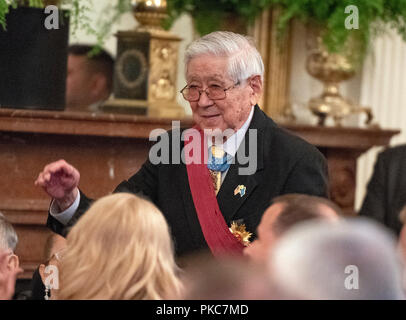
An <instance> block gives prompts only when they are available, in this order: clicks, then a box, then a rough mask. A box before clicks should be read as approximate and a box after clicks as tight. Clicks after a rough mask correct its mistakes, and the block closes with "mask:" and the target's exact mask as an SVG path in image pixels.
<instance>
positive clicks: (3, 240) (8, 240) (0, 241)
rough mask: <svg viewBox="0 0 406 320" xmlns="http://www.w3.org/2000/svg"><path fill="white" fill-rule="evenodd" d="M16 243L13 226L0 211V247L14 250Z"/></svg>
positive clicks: (16, 238)
mask: <svg viewBox="0 0 406 320" xmlns="http://www.w3.org/2000/svg"><path fill="white" fill-rule="evenodd" d="M17 243H18V237H17V233H16V232H15V230H14V228H13V226H12V225H11V223H10V222H9V221H7V219H6V218H5V217H4V215H3V214H2V213H1V212H0V249H3V250H11V251H13V252H14V251H15V249H16V247H17Z"/></svg>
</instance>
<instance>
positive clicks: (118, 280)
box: [58, 193, 181, 300]
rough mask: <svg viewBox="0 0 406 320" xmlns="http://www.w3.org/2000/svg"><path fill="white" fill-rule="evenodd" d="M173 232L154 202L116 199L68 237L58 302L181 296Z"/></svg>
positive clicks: (97, 205) (98, 205) (95, 209)
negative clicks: (171, 234) (61, 300)
mask: <svg viewBox="0 0 406 320" xmlns="http://www.w3.org/2000/svg"><path fill="white" fill-rule="evenodd" d="M177 272H178V267H177V265H176V264H175V260H174V251H173V245H172V240H171V236H170V231H169V228H168V225H167V223H166V220H165V218H164V216H163V215H162V213H161V212H160V211H159V210H158V208H157V207H155V206H154V205H153V204H152V203H151V202H149V201H147V200H144V199H141V198H139V197H137V196H135V195H133V194H126V193H116V194H113V195H109V196H106V197H103V198H101V199H99V200H97V201H96V202H94V203H93V205H92V206H91V207H90V209H89V210H88V211H87V212H86V214H85V215H84V216H83V217H81V218H80V219H79V221H78V222H77V224H76V225H75V226H74V227H73V228H72V229H71V231H70V232H69V234H68V236H67V249H66V252H65V253H64V256H63V259H62V264H61V268H60V289H59V292H58V299H103V300H104V299H113V300H129V299H136V300H144V299H165V298H166V297H167V296H169V295H171V296H176V295H177V293H179V292H180V288H181V283H180V281H179V279H178V276H177Z"/></svg>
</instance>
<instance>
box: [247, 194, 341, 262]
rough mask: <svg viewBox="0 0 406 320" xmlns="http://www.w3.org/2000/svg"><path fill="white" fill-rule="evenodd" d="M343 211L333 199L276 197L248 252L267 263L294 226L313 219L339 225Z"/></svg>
mask: <svg viewBox="0 0 406 320" xmlns="http://www.w3.org/2000/svg"><path fill="white" fill-rule="evenodd" d="M341 214H342V212H341V209H340V208H339V207H338V206H337V205H335V204H334V203H333V202H331V201H330V200H327V199H325V198H321V197H316V196H309V195H304V194H288V195H283V196H279V197H276V198H274V199H273V200H272V204H271V206H270V207H269V208H268V209H267V210H266V211H265V213H264V215H263V216H262V219H261V222H260V224H259V226H258V229H257V239H256V240H255V241H253V242H252V243H251V245H250V246H249V247H247V248H245V250H244V254H245V255H247V256H248V257H250V258H251V259H252V260H254V261H256V262H259V263H265V261H267V257H268V255H269V252H270V250H271V248H272V247H273V246H274V244H275V243H276V241H277V240H278V239H279V238H280V237H281V236H282V235H283V234H284V233H285V232H286V231H288V230H289V229H290V228H292V227H293V226H295V225H297V224H299V223H302V222H305V221H308V220H312V219H321V220H326V221H328V222H332V223H334V222H336V221H338V220H339V215H341Z"/></svg>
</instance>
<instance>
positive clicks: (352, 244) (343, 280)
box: [269, 218, 403, 300]
mask: <svg viewBox="0 0 406 320" xmlns="http://www.w3.org/2000/svg"><path fill="white" fill-rule="evenodd" d="M269 262H270V263H269V271H270V275H271V279H272V281H273V284H274V286H275V287H276V288H277V295H278V296H279V297H281V298H283V299H329V300H330V299H332V300H335V299H340V300H341V299H368V300H369V299H378V300H381V299H403V293H402V285H401V266H400V259H399V257H398V255H397V252H396V241H395V239H394V238H393V236H392V234H391V233H389V232H388V231H387V230H386V229H384V228H383V227H381V226H379V225H378V224H376V223H374V222H372V221H370V220H367V219H360V218H352V219H349V220H347V221H344V220H342V221H340V222H339V223H335V224H332V223H328V222H327V221H309V222H306V223H303V224H300V225H298V226H296V227H294V228H292V229H291V230H289V231H288V232H287V233H286V234H285V235H284V236H283V237H282V238H281V239H280V240H279V241H278V243H277V244H276V246H275V247H274V249H273V251H272V253H271V256H270V260H269Z"/></svg>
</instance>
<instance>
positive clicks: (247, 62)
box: [185, 31, 264, 82]
mask: <svg viewBox="0 0 406 320" xmlns="http://www.w3.org/2000/svg"><path fill="white" fill-rule="evenodd" d="M202 55H214V56H219V57H227V58H228V75H229V76H230V77H231V79H233V80H234V81H235V82H237V81H244V80H246V79H248V78H249V77H251V76H254V75H259V76H260V77H261V80H263V76H264V63H263V62H262V58H261V55H260V53H259V52H258V50H257V49H256V47H255V44H254V41H253V39H252V38H250V37H247V36H243V35H241V34H237V33H233V32H229V31H216V32H212V33H209V34H208V35H205V36H204V37H202V38H200V39H197V40H195V41H193V42H192V43H191V44H190V45H189V46H188V47H187V49H186V53H185V70H186V72H187V66H188V63H189V62H190V60H192V59H193V58H196V57H198V56H202Z"/></svg>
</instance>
